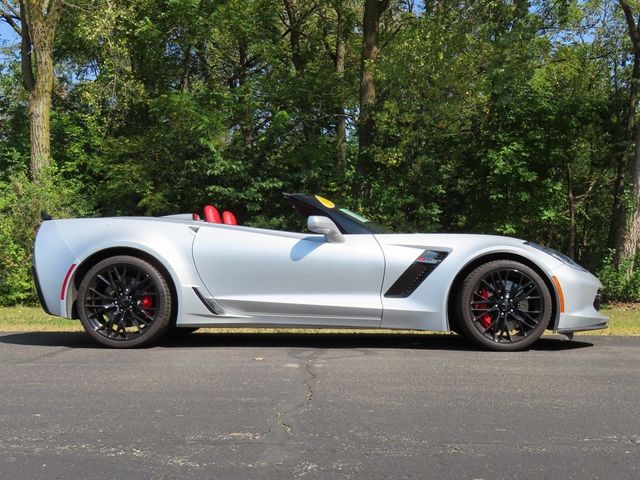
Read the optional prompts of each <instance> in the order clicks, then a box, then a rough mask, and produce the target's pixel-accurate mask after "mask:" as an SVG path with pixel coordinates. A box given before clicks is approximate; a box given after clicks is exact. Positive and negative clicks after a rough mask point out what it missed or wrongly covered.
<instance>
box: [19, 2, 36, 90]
mask: <svg viewBox="0 0 640 480" xmlns="http://www.w3.org/2000/svg"><path fill="white" fill-rule="evenodd" d="M26 16H27V14H26V11H25V8H24V5H23V3H22V0H20V24H21V25H22V40H21V42H20V70H21V71H22V83H23V85H24V88H26V89H27V91H28V92H31V91H32V90H33V89H34V87H35V84H36V82H35V77H34V76H33V65H31V50H32V46H31V35H30V33H29V24H28V23H27V21H26Z"/></svg>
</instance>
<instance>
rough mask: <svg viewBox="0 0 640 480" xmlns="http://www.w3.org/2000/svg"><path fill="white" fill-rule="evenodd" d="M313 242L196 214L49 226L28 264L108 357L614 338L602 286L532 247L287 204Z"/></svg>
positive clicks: (307, 201) (323, 204)
mask: <svg viewBox="0 0 640 480" xmlns="http://www.w3.org/2000/svg"><path fill="white" fill-rule="evenodd" d="M286 197H287V198H288V200H289V201H290V202H291V203H292V204H293V205H294V206H295V207H296V208H297V209H298V210H299V211H300V212H301V213H302V214H303V215H304V216H306V217H308V218H307V226H308V229H309V230H310V231H311V232H312V233H298V232H286V231H276V230H267V229H261V228H252V227H246V226H241V225H238V224H237V222H236V219H235V217H234V215H233V214H232V213H231V212H223V214H222V215H220V213H219V212H218V210H217V209H216V208H215V207H213V206H211V205H208V206H206V207H205V208H204V215H203V217H204V218H203V219H202V220H201V219H200V217H199V216H198V215H197V214H181V215H170V216H166V217H158V218H154V217H118V218H82V219H66V220H52V219H50V218H49V217H46V215H43V217H44V218H43V220H44V221H43V222H42V225H41V227H40V229H39V231H38V235H37V238H36V243H35V253H34V269H33V273H34V278H35V283H36V287H37V290H38V295H39V297H40V302H41V303H42V306H43V308H44V309H45V310H46V311H47V312H49V313H50V314H52V315H57V316H60V317H67V318H79V319H80V321H81V322H82V325H83V326H84V328H85V330H86V331H87V333H88V334H89V335H91V336H92V337H93V338H94V339H96V340H97V341H98V342H100V343H102V344H104V345H107V346H110V347H120V348H127V347H138V346H142V345H149V344H153V343H154V342H156V341H157V340H158V339H160V337H162V336H163V335H165V334H166V333H167V332H168V331H172V332H175V333H178V332H189V331H193V330H195V329H197V328H199V327H216V326H227V327H228V326H234V327H289V328H290V327H304V328H311V327H312V328H316V327H330V328H343V327H344V328H392V329H418V330H440V331H449V330H451V331H454V332H457V333H459V334H461V335H464V336H465V337H466V338H468V339H469V340H470V341H472V342H475V343H476V344H478V345H480V346H482V347H485V348H488V349H492V350H500V351H507V350H519V349H524V348H527V347H529V346H530V345H531V344H533V343H534V342H535V341H536V340H537V339H538V338H539V337H540V336H541V335H542V333H543V332H544V331H545V330H553V331H555V332H558V333H561V334H565V335H567V336H569V337H570V336H571V334H573V332H575V331H578V330H596V329H601V328H606V326H607V318H606V317H603V316H602V315H600V313H598V310H599V296H598V290H599V289H600V288H601V286H602V285H601V283H600V282H599V281H598V279H597V278H596V277H594V276H593V275H592V274H591V273H589V272H588V271H586V270H585V269H584V268H582V267H581V266H579V265H578V264H576V263H575V262H574V261H573V260H571V259H570V258H569V257H567V256H565V255H563V254H561V253H559V252H557V251H555V250H551V249H549V248H547V247H544V246H542V245H538V244H536V243H533V242H526V241H524V240H518V239H515V238H508V237H500V236H490V235H466V234H417V233H416V234H394V233H391V232H389V231H387V230H386V229H384V228H383V227H381V226H379V225H376V224H375V223H373V222H371V221H369V220H368V219H366V218H364V217H362V216H361V215H358V214H356V213H354V212H351V211H349V210H347V209H346V208H341V207H340V206H338V205H335V204H334V203H333V202H331V201H329V200H327V199H326V198H323V197H320V196H317V195H316V196H310V195H303V194H286Z"/></svg>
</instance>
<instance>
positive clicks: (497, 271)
mask: <svg viewBox="0 0 640 480" xmlns="http://www.w3.org/2000/svg"><path fill="white" fill-rule="evenodd" d="M551 301H552V300H551V292H550V291H549V288H548V287H547V286H546V284H545V282H544V280H543V279H542V278H541V277H540V275H539V274H538V273H537V272H536V271H534V270H533V269H532V268H530V267H528V266H527V265H524V264H522V263H519V262H515V261H512V260H496V261H492V262H488V263H485V264H484V265H481V266H479V267H478V268H476V269H475V270H473V271H472V272H471V273H470V274H469V275H468V276H467V278H466V279H465V280H464V282H463V284H462V288H461V289H460V291H459V292H458V295H457V297H456V313H457V319H458V325H457V326H458V328H459V329H460V330H461V332H462V333H463V335H464V336H465V337H467V338H468V339H469V340H471V341H472V342H474V343H476V344H478V345H480V346H482V347H484V348H488V349H491V350H497V351H514V350H522V349H524V348H528V347H529V346H531V345H532V344H533V343H534V342H536V341H537V340H538V339H539V338H540V336H541V335H542V334H543V333H544V330H545V329H546V328H547V325H548V324H549V321H550V319H551V312H552V303H551Z"/></svg>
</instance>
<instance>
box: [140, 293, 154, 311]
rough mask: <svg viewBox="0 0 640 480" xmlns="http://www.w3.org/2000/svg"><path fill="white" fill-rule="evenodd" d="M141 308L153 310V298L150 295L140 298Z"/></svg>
mask: <svg viewBox="0 0 640 480" xmlns="http://www.w3.org/2000/svg"><path fill="white" fill-rule="evenodd" d="M142 308H144V309H145V310H149V309H151V308H153V298H151V296H150V295H145V296H144V297H142Z"/></svg>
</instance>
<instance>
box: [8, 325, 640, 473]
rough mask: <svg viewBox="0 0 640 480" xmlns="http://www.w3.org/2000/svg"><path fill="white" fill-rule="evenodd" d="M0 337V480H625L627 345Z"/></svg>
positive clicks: (634, 350) (633, 427)
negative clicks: (489, 347) (516, 347)
mask: <svg viewBox="0 0 640 480" xmlns="http://www.w3.org/2000/svg"><path fill="white" fill-rule="evenodd" d="M576 338H577V340H578V341H574V342H562V341H560V340H558V339H554V338H544V339H543V340H542V341H541V342H539V343H538V344H537V346H536V347H535V348H534V349H532V350H529V351H526V352H520V353H515V354H513V353H512V354H510V353H492V352H483V351H478V350H475V349H473V348H472V347H470V346H469V345H467V344H466V343H465V342H464V341H462V340H461V339H460V338H458V337H456V336H453V335H412V334H408V335H384V334H367V335H328V334H327V335H287V334H264V335H247V334H197V335H192V336H190V337H188V338H186V339H184V340H180V341H177V340H176V341H171V340H168V341H166V342H165V343H164V344H162V345H161V346H158V347H155V348H150V349H141V350H127V351H118V350H109V349H104V348H100V347H97V346H96V345H95V344H93V343H92V342H91V341H90V340H89V339H88V337H86V336H85V335H84V334H80V333H7V334H0V479H48V480H49V479H76V478H77V479H85V478H91V479H93V480H99V479H174V478H175V479H178V478H179V479H241V480H247V479H274V480H275V479H278V480H280V479H290V478H308V479H323V480H324V479H383V478H391V479H402V478H411V479H416V478H438V479H440V478H451V479H470V480H473V479H501V478H504V479H507V478H509V479H512V478H521V479H552V478H553V479H556V478H562V479H581V480H582V479H616V480H617V479H634V480H635V479H638V478H640V411H639V410H640V406H639V405H640V337H635V338H625V337H576Z"/></svg>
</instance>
